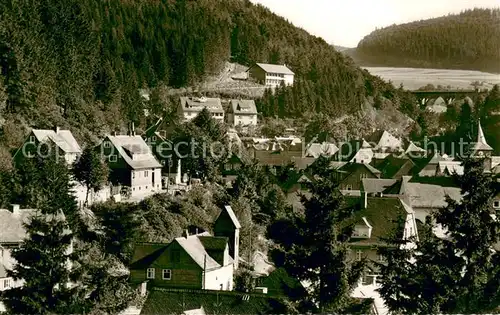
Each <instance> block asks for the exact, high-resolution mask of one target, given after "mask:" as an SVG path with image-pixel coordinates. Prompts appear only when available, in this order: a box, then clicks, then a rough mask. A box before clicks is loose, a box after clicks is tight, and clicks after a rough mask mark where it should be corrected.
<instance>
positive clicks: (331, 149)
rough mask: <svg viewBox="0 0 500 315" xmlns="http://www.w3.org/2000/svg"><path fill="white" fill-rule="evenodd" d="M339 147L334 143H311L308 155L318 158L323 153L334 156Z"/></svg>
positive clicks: (307, 151)
mask: <svg viewBox="0 0 500 315" xmlns="http://www.w3.org/2000/svg"><path fill="white" fill-rule="evenodd" d="M338 150H339V148H338V147H337V146H336V145H335V144H334V143H328V142H323V143H311V144H310V145H309V146H308V147H307V149H306V156H308V157H313V158H318V157H320V156H321V155H323V156H332V155H334V154H335V153H337V151H338Z"/></svg>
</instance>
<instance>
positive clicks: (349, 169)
mask: <svg viewBox="0 0 500 315" xmlns="http://www.w3.org/2000/svg"><path fill="white" fill-rule="evenodd" d="M360 167H364V168H366V169H367V170H369V171H370V172H371V173H372V174H373V175H380V171H379V170H378V169H376V168H375V167H373V166H371V165H370V164H366V163H365V164H361V163H347V164H345V165H344V166H342V167H341V168H339V171H341V172H345V173H347V174H351V173H353V172H355V171H356V170H357V169H358V168H360Z"/></svg>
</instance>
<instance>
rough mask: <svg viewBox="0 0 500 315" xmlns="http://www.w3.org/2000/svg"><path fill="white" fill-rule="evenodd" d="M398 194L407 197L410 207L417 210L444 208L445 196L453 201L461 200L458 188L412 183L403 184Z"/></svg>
mask: <svg viewBox="0 0 500 315" xmlns="http://www.w3.org/2000/svg"><path fill="white" fill-rule="evenodd" d="M400 194H402V195H405V196H407V197H408V199H409V201H410V205H411V206H412V207H419V208H442V207H446V205H447V203H446V201H445V197H446V196H447V195H448V196H450V197H451V198H452V199H453V200H455V201H460V200H461V199H462V194H461V191H460V188H457V187H443V186H439V185H432V184H421V183H412V182H403V185H401V191H400Z"/></svg>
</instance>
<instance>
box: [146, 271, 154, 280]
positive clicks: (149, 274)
mask: <svg viewBox="0 0 500 315" xmlns="http://www.w3.org/2000/svg"><path fill="white" fill-rule="evenodd" d="M146 278H147V279H154V278H155V268H148V270H147V272H146Z"/></svg>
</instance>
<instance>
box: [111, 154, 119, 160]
mask: <svg viewBox="0 0 500 315" xmlns="http://www.w3.org/2000/svg"><path fill="white" fill-rule="evenodd" d="M109 161H110V162H116V161H118V158H117V157H116V155H115V154H113V155H110V156H109Z"/></svg>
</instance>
